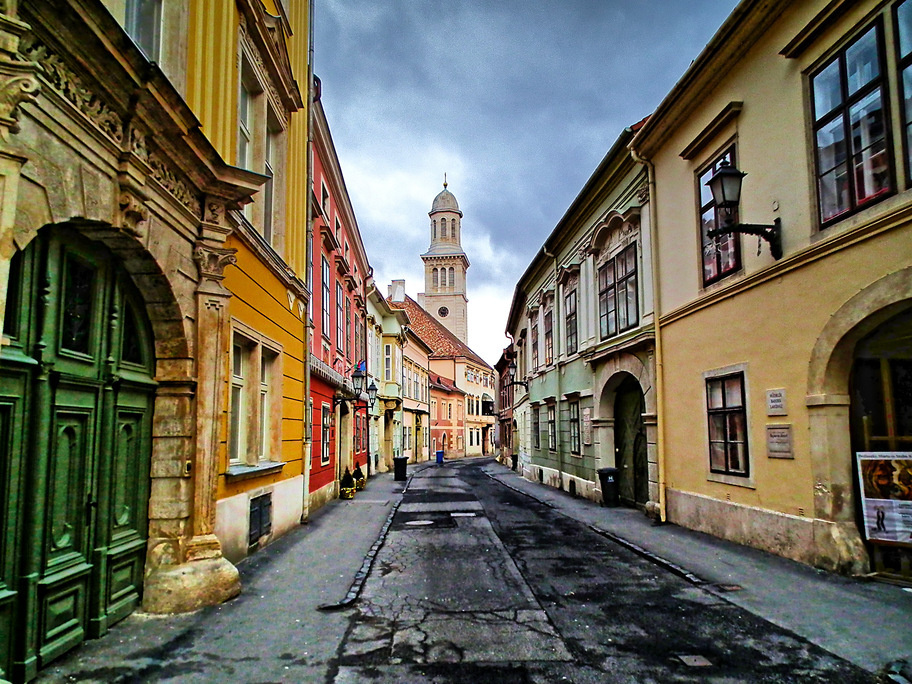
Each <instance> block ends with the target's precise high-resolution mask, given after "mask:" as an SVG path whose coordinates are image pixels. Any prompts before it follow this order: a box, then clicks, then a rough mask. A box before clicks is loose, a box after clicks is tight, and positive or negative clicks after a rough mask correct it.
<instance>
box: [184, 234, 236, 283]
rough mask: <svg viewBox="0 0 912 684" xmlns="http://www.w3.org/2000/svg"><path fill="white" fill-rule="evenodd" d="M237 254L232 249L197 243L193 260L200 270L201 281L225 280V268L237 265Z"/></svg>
mask: <svg viewBox="0 0 912 684" xmlns="http://www.w3.org/2000/svg"><path fill="white" fill-rule="evenodd" d="M236 253H237V250H236V249H232V248H230V247H212V246H210V245H205V244H201V243H197V245H196V247H195V248H194V250H193V260H194V261H195V262H196V266H197V268H198V269H199V275H200V280H212V281H215V282H219V281H221V280H223V279H224V278H225V267H226V266H228V265H229V264H236V263H237V256H235V254H236Z"/></svg>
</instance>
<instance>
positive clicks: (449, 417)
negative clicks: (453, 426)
mask: <svg viewBox="0 0 912 684" xmlns="http://www.w3.org/2000/svg"><path fill="white" fill-rule="evenodd" d="M447 420H453V403H452V402H450V403H448V404H447Z"/></svg>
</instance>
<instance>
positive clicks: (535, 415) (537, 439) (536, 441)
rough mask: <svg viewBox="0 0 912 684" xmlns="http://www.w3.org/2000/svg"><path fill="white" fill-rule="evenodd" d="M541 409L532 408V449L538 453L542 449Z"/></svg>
mask: <svg viewBox="0 0 912 684" xmlns="http://www.w3.org/2000/svg"><path fill="white" fill-rule="evenodd" d="M540 410H541V409H540V407H538V406H533V407H532V448H533V449H535V450H536V451H538V450H539V449H541V414H540V413H539V411H540Z"/></svg>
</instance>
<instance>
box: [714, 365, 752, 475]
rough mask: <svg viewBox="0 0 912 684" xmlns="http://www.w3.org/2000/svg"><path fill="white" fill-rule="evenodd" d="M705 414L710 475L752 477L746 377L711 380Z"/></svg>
mask: <svg viewBox="0 0 912 684" xmlns="http://www.w3.org/2000/svg"><path fill="white" fill-rule="evenodd" d="M706 411H707V415H708V419H709V469H710V471H712V472H714V473H722V474H724V475H737V476H743V477H746V476H747V475H748V474H749V473H748V460H747V457H748V454H747V413H746V408H745V401H744V374H743V373H735V374H732V375H725V376H721V377H717V378H708V379H707V380H706Z"/></svg>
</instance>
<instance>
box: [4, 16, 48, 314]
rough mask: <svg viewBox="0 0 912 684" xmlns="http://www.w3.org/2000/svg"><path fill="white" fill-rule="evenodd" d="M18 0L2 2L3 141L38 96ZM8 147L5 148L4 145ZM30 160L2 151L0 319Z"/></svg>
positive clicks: (35, 76) (38, 68) (5, 140)
mask: <svg viewBox="0 0 912 684" xmlns="http://www.w3.org/2000/svg"><path fill="white" fill-rule="evenodd" d="M16 10H17V3H16V1H15V0H0V141H2V142H3V143H8V142H9V141H10V137H11V135H13V134H15V133H18V132H19V106H20V105H21V104H22V103H24V102H33V101H34V100H35V99H36V98H37V97H38V91H39V89H40V84H39V82H38V78H37V73H38V71H39V70H40V68H41V67H39V66H38V63H37V62H27V61H25V60H23V59H21V58H20V57H19V55H18V48H19V39H20V38H21V37H22V35H23V34H24V33H25V32H26V31H28V29H29V26H28V24H25V23H23V22H21V21H19V20H18V19H17V18H16ZM3 147H4V148H6V145H5V144H4V146H3ZM26 161H27V159H25V158H24V157H20V156H17V155H14V154H10V153H9V152H7V151H5V149H4V150H3V151H0V320H3V316H4V313H5V310H6V289H7V285H8V281H9V263H10V259H11V258H12V256H13V253H14V252H15V250H16V246H15V245H14V244H13V237H12V230H13V224H14V222H15V220H16V200H17V197H18V192H19V172H20V170H21V169H22V166H23V164H25V162H26Z"/></svg>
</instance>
